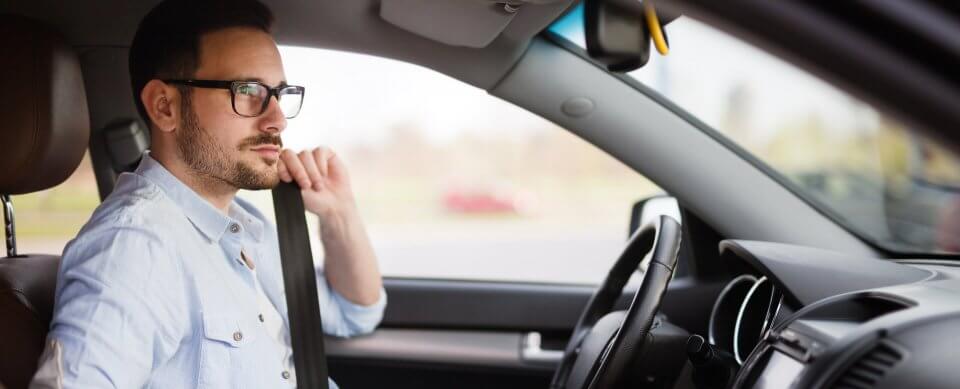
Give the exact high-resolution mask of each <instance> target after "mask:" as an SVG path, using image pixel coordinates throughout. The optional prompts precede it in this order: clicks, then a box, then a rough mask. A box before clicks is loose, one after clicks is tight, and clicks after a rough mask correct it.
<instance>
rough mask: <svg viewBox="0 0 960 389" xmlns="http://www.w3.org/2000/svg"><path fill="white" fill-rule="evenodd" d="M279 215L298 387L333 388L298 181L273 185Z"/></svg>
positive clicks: (274, 206)
mask: <svg viewBox="0 0 960 389" xmlns="http://www.w3.org/2000/svg"><path fill="white" fill-rule="evenodd" d="M273 208H274V210H275V212H276V216H277V235H278V236H279V240H280V262H281V266H282V267H283V285H284V288H285V289H286V294H287V315H288V316H289V321H290V343H291V346H293V364H294V367H296V373H297V387H298V388H305V389H329V386H328V384H327V375H328V373H327V359H326V355H325V353H324V348H323V325H322V323H321V321H320V302H319V300H318V299H319V298H318V297H317V273H316V270H314V267H313V255H312V253H311V252H310V236H309V234H308V232H307V221H306V217H305V216H304V208H303V198H302V197H301V196H300V188H299V187H298V186H297V184H295V183H285V182H281V183H280V185H278V186H277V187H276V188H274V189H273Z"/></svg>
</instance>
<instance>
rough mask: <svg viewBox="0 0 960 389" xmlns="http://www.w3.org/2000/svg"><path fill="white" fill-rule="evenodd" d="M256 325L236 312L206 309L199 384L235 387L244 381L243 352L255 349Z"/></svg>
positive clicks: (203, 385) (200, 386)
mask: <svg viewBox="0 0 960 389" xmlns="http://www.w3.org/2000/svg"><path fill="white" fill-rule="evenodd" d="M256 332H257V331H256V328H255V326H254V325H253V324H252V323H251V322H250V320H242V319H241V318H240V316H239V315H237V314H233V313H221V312H204V313H203V334H202V335H203V338H202V340H201V341H200V372H199V374H198V377H197V387H199V388H223V387H236V385H234V383H237V382H243V381H244V380H243V377H241V376H242V374H241V373H242V372H243V371H244V370H245V369H244V367H245V366H244V365H245V363H244V362H245V358H244V356H245V355H244V354H250V353H252V352H253V353H255V352H254V350H252V348H253V344H254V341H255V340H256V336H257V333H256Z"/></svg>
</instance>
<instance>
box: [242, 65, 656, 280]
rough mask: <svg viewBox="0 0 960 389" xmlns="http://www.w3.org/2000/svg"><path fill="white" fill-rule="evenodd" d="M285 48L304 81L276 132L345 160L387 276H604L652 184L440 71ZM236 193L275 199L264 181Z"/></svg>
mask: <svg viewBox="0 0 960 389" xmlns="http://www.w3.org/2000/svg"><path fill="white" fill-rule="evenodd" d="M281 52H282V54H283V59H284V63H285V66H286V67H287V69H286V70H287V79H288V81H289V82H291V83H294V84H301V85H304V86H305V87H306V88H307V93H306V96H307V97H306V99H305V102H304V107H303V110H302V111H301V114H300V116H298V117H297V118H296V119H293V120H291V121H290V122H289V126H288V128H287V130H286V131H285V132H284V134H283V139H284V145H285V147H289V148H292V149H294V150H299V149H304V148H307V147H313V146H316V145H320V144H324V145H327V146H330V147H332V148H333V149H334V150H336V152H337V153H338V155H340V156H342V157H343V158H344V159H345V160H346V163H347V166H348V168H349V170H350V175H351V179H352V182H353V189H354V192H355V194H356V197H357V201H358V204H359V207H360V209H361V212H362V214H363V217H364V220H365V222H366V225H367V227H368V230H369V232H370V235H371V239H372V240H373V243H374V246H375V248H376V251H377V255H378V258H379V260H380V265H381V270H382V272H383V274H384V275H385V276H388V277H409V278H442V279H471V280H493V281H536V282H557V283H583V284H595V283H599V282H600V281H601V280H602V278H603V276H604V275H605V274H606V272H607V270H608V269H609V266H610V265H611V264H612V261H613V260H615V259H616V258H615V257H616V256H617V255H618V254H619V251H620V249H621V248H622V247H623V244H624V242H625V241H626V237H627V229H628V224H629V217H630V210H631V206H632V204H633V202H635V201H636V200H638V199H640V198H642V197H646V196H650V195H653V194H656V193H659V192H660V190H659V189H658V188H657V187H656V186H655V185H654V184H652V183H651V182H650V181H648V180H646V179H645V178H644V177H642V176H640V175H639V174H637V173H636V172H634V171H633V170H631V169H629V168H628V167H626V166H624V165H623V164H621V163H620V162H618V161H617V160H615V159H613V158H612V157H610V156H609V155H607V154H606V153H604V152H603V151H601V150H599V149H597V148H596V147H594V146H593V145H590V144H588V143H587V142H585V141H583V140H581V139H579V138H577V137H576V136H574V135H572V134H571V133H569V132H567V131H565V130H564V129H562V128H559V127H558V126H556V125H555V124H553V123H551V122H549V121H547V120H545V119H543V118H541V117H539V116H537V115H534V114H532V113H530V112H527V111H525V110H523V109H521V108H518V107H516V106H514V105H511V104H509V103H507V102H504V101H502V100H500V99H498V98H496V97H493V96H490V95H489V94H487V93H486V92H485V91H483V90H481V89H478V88H475V87H472V86H469V85H467V84H464V83H462V82H459V81H457V80H454V79H451V78H449V77H447V76H444V75H442V74H439V73H436V72H433V71H430V70H428V69H424V68H421V67H418V66H415V65H411V64H406V63H402V62H397V61H392V60H387V59H382V58H376V57H369V56H363V55H357V54H348V53H342V52H335V51H326V50H317V49H304V48H294V47H284V48H281ZM242 196H245V197H247V198H250V199H253V200H254V201H255V202H257V203H258V206H259V207H260V208H261V209H262V210H263V211H264V212H266V213H270V212H272V210H271V209H272V203H271V200H270V196H269V193H268V192H248V193H244V194H242ZM310 224H311V228H315V222H312V221H311V222H310ZM315 233H316V232H315V231H314V232H312V233H311V235H312V236H315V235H314V234H315ZM314 247H315V248H314V252H315V255H319V254H320V253H321V251H319V249H318V248H317V247H318V246H317V245H315V246H314Z"/></svg>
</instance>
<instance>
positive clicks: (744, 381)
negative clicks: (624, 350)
mask: <svg viewBox="0 0 960 389" xmlns="http://www.w3.org/2000/svg"><path fill="white" fill-rule="evenodd" d="M721 253H722V254H723V257H724V259H725V260H727V261H732V262H734V263H736V264H737V266H734V268H736V269H739V270H740V271H742V273H740V274H739V275H736V276H735V277H733V278H732V279H731V280H730V281H729V282H728V283H727V284H726V286H725V287H724V288H723V289H722V291H721V292H720V294H719V295H718V297H717V299H716V301H715V303H714V305H713V310H712V312H711V316H710V324H709V334H708V338H709V339H708V341H709V343H710V344H711V345H712V346H713V347H714V348H716V349H718V350H722V351H723V352H725V353H728V354H729V355H731V356H732V358H733V359H734V361H735V363H736V365H737V366H738V367H739V370H738V371H737V373H736V376H735V378H734V379H733V384H732V386H731V387H732V388H737V389H740V388H742V389H769V388H778V389H783V388H831V389H834V388H835V389H846V388H851V389H874V388H876V389H881V388H883V389H886V388H956V387H960V368H957V366H960V364H958V362H957V360H956V355H960V352H958V350H960V264H958V263H957V262H956V261H942V260H941V261H938V260H898V261H893V260H880V259H876V258H853V257H847V256H845V255H844V254H841V253H836V252H830V251H825V250H819V249H814V248H808V247H801V246H792V245H784V244H776V243H768V242H753V241H737V240H727V241H724V242H722V243H721Z"/></svg>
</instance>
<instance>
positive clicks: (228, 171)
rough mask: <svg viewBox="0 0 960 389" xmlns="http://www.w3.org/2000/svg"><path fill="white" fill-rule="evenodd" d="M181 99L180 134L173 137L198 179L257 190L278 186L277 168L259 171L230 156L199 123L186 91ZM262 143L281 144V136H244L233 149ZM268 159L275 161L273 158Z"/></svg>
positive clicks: (206, 182) (240, 149)
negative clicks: (245, 137)
mask: <svg viewBox="0 0 960 389" xmlns="http://www.w3.org/2000/svg"><path fill="white" fill-rule="evenodd" d="M181 102H182V103H181V112H183V114H184V115H183V118H182V119H181V120H180V128H179V133H180V134H179V135H178V136H177V137H176V143H177V150H178V152H179V153H180V158H181V159H182V160H183V161H184V162H185V163H186V164H187V166H188V167H189V168H190V169H191V170H193V173H194V174H195V175H196V176H197V178H199V179H200V181H201V185H212V184H213V183H212V182H210V181H211V180H215V181H220V182H221V183H224V184H227V185H230V186H232V187H234V188H237V189H249V190H259V189H270V188H273V187H275V186H277V183H279V182H280V177H279V175H278V174H277V172H276V170H273V169H271V170H265V171H258V170H257V169H255V168H254V167H253V166H250V165H249V164H247V163H246V162H244V161H242V160H239V159H234V158H231V152H230V151H229V150H228V148H227V147H226V146H225V145H223V144H221V143H220V142H217V140H216V139H214V138H213V137H212V136H210V133H208V132H207V130H206V129H204V128H201V127H200V121H199V119H198V118H197V115H196V113H195V112H194V111H193V108H192V107H191V106H190V105H191V104H190V98H189V95H186V94H185V95H184V99H183V100H181ZM264 144H272V145H282V144H281V142H280V137H278V136H271V135H269V134H262V135H260V136H256V137H251V138H247V139H244V141H243V142H240V145H239V146H238V147H237V150H236V152H240V151H243V148H244V147H256V146H258V145H264ZM267 163H268V164H269V165H274V164H276V162H275V161H274V162H267Z"/></svg>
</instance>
